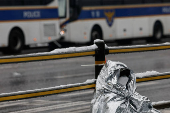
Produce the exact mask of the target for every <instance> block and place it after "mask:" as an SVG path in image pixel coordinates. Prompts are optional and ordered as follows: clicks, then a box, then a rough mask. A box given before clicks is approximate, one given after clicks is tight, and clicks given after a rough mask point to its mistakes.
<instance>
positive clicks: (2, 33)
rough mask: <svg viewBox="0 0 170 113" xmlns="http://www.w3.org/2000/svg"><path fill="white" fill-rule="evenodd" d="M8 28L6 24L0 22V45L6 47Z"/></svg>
mask: <svg viewBox="0 0 170 113" xmlns="http://www.w3.org/2000/svg"><path fill="white" fill-rule="evenodd" d="M9 31H10V28H9V27H8V26H6V24H4V23H1V25H0V47H7V46H8V34H9Z"/></svg>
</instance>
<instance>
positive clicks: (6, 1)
mask: <svg viewBox="0 0 170 113" xmlns="http://www.w3.org/2000/svg"><path fill="white" fill-rule="evenodd" d="M52 1H54V0H0V6H23V5H25V6H30V5H47V4H49V3H51V2H52Z"/></svg>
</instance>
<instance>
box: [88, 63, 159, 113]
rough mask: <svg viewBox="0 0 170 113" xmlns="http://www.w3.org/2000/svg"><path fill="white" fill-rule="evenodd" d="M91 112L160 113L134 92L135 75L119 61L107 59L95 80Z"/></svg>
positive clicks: (145, 98) (148, 101)
mask: <svg viewBox="0 0 170 113" xmlns="http://www.w3.org/2000/svg"><path fill="white" fill-rule="evenodd" d="M91 103H92V113H160V112H159V111H158V110H156V109H154V108H153V106H152V105H151V101H150V100H149V99H148V98H147V97H145V96H142V95H140V94H139V93H137V92H136V77H135V74H134V73H133V71H132V70H130V69H129V68H128V67H127V66H126V65H125V64H123V63H121V62H113V61H110V60H109V61H107V63H106V64H105V65H104V66H103V68H102V70H101V72H100V74H99V76H98V78H97V81H96V90H95V93H94V99H93V100H92V102H91Z"/></svg>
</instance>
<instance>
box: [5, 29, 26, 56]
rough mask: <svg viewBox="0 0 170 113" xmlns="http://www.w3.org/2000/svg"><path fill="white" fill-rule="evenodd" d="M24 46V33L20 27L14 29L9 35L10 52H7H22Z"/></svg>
mask: <svg viewBox="0 0 170 113" xmlns="http://www.w3.org/2000/svg"><path fill="white" fill-rule="evenodd" d="M23 47H24V35H23V33H22V32H21V31H20V30H18V29H14V30H12V31H11V33H10V35H9V41H8V48H7V51H9V52H7V53H13V54H18V53H21V51H22V49H23Z"/></svg>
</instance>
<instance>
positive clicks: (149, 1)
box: [144, 0, 162, 3]
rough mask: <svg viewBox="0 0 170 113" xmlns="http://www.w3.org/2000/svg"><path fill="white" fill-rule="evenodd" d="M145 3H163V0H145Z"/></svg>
mask: <svg viewBox="0 0 170 113" xmlns="http://www.w3.org/2000/svg"><path fill="white" fill-rule="evenodd" d="M144 2H145V3H161V2H162V0H144Z"/></svg>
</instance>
